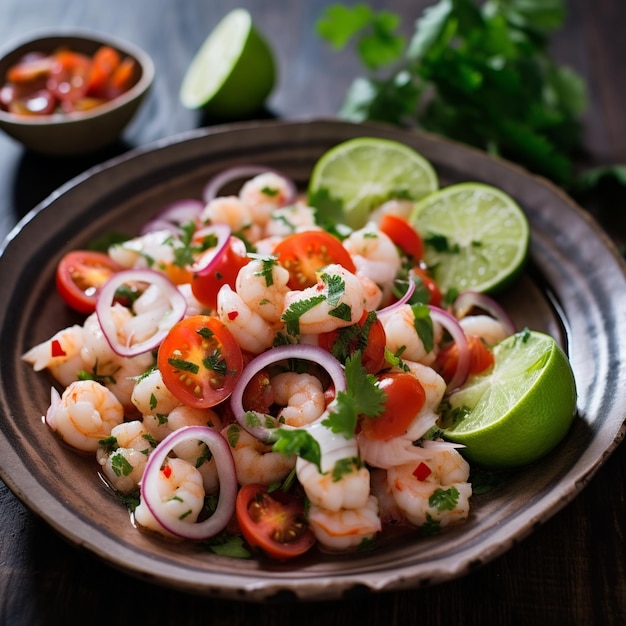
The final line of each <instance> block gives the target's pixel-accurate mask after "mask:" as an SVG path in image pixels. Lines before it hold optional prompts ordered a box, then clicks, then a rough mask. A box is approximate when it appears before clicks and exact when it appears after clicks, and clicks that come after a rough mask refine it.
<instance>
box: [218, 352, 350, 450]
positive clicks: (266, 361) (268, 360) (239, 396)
mask: <svg viewBox="0 0 626 626" xmlns="http://www.w3.org/2000/svg"><path fill="white" fill-rule="evenodd" d="M286 359H300V360H303V361H312V362H313V363H316V364H317V365H321V366H322V367H323V368H324V369H325V370H326V372H327V373H328V375H329V376H330V379H331V381H332V384H333V385H334V388H335V392H339V391H345V390H346V377H345V374H344V371H343V367H342V365H341V363H340V362H339V361H338V360H337V359H336V358H335V357H334V356H333V355H332V354H331V353H330V352H327V351H326V350H324V349H323V348H320V347H318V346H312V345H307V344H302V343H297V344H290V345H287V346H279V347H277V348H272V349H271V350H268V351H267V352H263V353H262V354H259V355H258V356H256V357H255V358H254V359H252V361H250V363H248V365H247V366H246V367H245V368H244V370H243V373H242V375H241V377H240V378H239V380H238V381H237V384H236V385H235V388H234V389H233V393H232V395H231V397H230V406H231V409H232V411H233V414H234V416H235V419H236V420H237V421H238V422H239V424H240V425H241V426H242V428H245V429H246V430H247V431H248V432H249V433H250V434H251V435H252V436H253V437H256V438H257V439H259V440H260V441H263V442H264V443H273V441H275V439H276V434H275V431H276V429H275V428H269V427H267V426H266V425H265V422H266V416H265V415H264V414H263V413H258V412H257V411H246V410H245V409H244V406H243V393H244V391H245V389H246V387H247V386H248V384H249V383H250V381H251V380H252V379H253V378H254V376H255V374H257V373H258V372H260V371H262V370H264V369H266V368H268V367H270V366H272V365H275V364H276V363H278V362H280V361H285V360H286ZM249 414H252V415H254V416H255V418H258V419H256V420H254V421H257V422H258V423H257V424H252V423H250V422H251V420H249V419H247V416H249ZM281 428H289V427H288V426H281Z"/></svg>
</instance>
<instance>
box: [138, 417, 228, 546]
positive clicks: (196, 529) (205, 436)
mask: <svg viewBox="0 0 626 626" xmlns="http://www.w3.org/2000/svg"><path fill="white" fill-rule="evenodd" d="M190 439H193V440H196V441H201V442H202V443H204V444H206V445H207V446H208V448H209V450H210V451H211V454H212V455H213V458H214V459H215V466H216V468H217V475H218V477H219V483H220V492H219V499H218V501H217V508H216V509H215V511H214V513H213V515H211V517H209V518H208V519H206V520H204V521H202V522H195V523H189V522H184V521H183V520H179V519H169V520H166V519H164V518H163V516H162V515H161V507H162V505H163V502H162V501H161V497H160V496H159V492H158V488H157V477H158V473H159V472H160V471H161V467H162V466H163V464H164V463H165V460H166V458H167V456H168V454H169V452H170V450H172V448H174V447H175V446H177V445H178V444H180V443H182V442H183V441H188V440H190ZM140 489H141V500H142V501H143V502H144V503H145V504H146V506H147V507H148V509H149V511H150V513H152V515H153V516H154V519H155V520H156V521H157V522H158V523H159V524H160V525H161V526H163V528H164V529H165V530H167V531H168V532H169V533H172V534H173V535H176V536H178V537H183V538H184V539H194V540H196V541H199V540H202V539H207V538H208V537H212V536H213V535H216V534H217V533H219V532H220V531H222V530H223V529H224V528H225V527H226V525H227V524H228V522H229V521H230V520H231V518H232V516H233V513H234V512H235V500H236V498H237V489H238V487H237V474H236V472H235V461H234V460H233V455H232V453H231V451H230V446H229V445H228V442H227V441H226V439H224V437H223V436H222V435H221V434H220V433H219V432H217V431H216V430H213V429H212V428H209V427H208V426H184V427H183V428H179V429H178V430H175V431H174V432H173V433H171V434H170V435H168V436H167V437H166V438H165V439H164V440H163V441H162V442H161V443H160V444H159V445H158V446H157V447H156V448H155V449H154V450H153V451H152V453H151V454H150V456H149V457H148V461H147V463H146V468H145V470H144V473H143V477H142V479H141V485H140Z"/></svg>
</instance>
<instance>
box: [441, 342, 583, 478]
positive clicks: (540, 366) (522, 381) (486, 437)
mask: <svg viewBox="0 0 626 626" xmlns="http://www.w3.org/2000/svg"><path fill="white" fill-rule="evenodd" d="M494 360H495V363H494V366H493V368H492V369H490V370H489V371H487V372H486V373H483V374H477V375H474V376H470V378H469V379H468V380H467V382H466V383H465V385H463V387H461V388H460V389H459V390H458V391H455V392H454V393H452V394H451V395H450V396H449V398H448V403H449V407H448V406H447V408H446V410H445V412H444V414H443V415H442V417H441V420H440V426H441V427H442V428H443V430H444V436H445V438H446V439H449V440H450V441H455V442H457V443H461V444H463V445H465V446H466V447H465V448H464V449H463V450H462V452H463V454H464V455H465V456H467V458H468V459H470V460H472V461H475V462H477V463H479V464H481V465H485V466H488V467H516V466H520V465H525V464H528V463H531V462H532V461H535V460H537V459H539V458H540V457H542V456H544V455H545V454H547V453H548V452H549V451H550V450H552V449H553V448H554V446H556V445H557V444H558V443H559V442H560V441H561V440H562V439H563V437H564V436H565V434H566V433H567V431H568V430H569V427H570V425H571V423H572V419H573V418H574V414H575V412H576V383H575V381H574V374H573V372H572V368H571V366H570V363H569V361H568V359H567V357H566V356H565V353H564V352H563V350H562V349H561V348H560V347H559V345H558V344H557V343H556V341H555V340H554V339H553V338H552V337H550V336H548V335H545V334H543V333H539V332H536V331H529V330H525V331H521V332H519V333H516V334H515V335H512V336H511V337H508V338H506V339H504V340H503V341H501V342H500V343H499V344H497V345H496V346H495V347H494ZM448 403H446V404H448Z"/></svg>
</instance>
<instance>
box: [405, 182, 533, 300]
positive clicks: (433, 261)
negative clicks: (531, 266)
mask: <svg viewBox="0 0 626 626" xmlns="http://www.w3.org/2000/svg"><path fill="white" fill-rule="evenodd" d="M411 221H412V223H413V226H414V227H415V229H416V230H417V231H418V233H420V235H421V236H422V239H423V240H424V244H425V245H424V261H425V262H426V264H427V265H428V266H429V267H430V268H431V271H432V273H433V278H434V279H435V282H436V283H437V284H438V285H439V288H440V289H441V290H442V292H444V293H446V292H448V291H449V290H450V289H453V290H457V291H458V292H461V291H465V290H467V289H471V290H474V291H484V292H489V291H495V290H497V289H500V288H501V287H504V286H505V285H506V284H507V283H509V282H510V281H511V280H512V279H513V278H514V277H515V276H517V275H518V274H519V273H520V272H521V270H522V267H523V265H524V262H525V260H526V256H527V254H528V245H529V240H530V229H529V226H528V220H527V219H526V216H525V214H524V212H523V211H522V209H521V208H520V207H519V205H518V204H517V203H516V202H515V200H513V198H511V197H510V196H509V195H507V194H506V193H504V192H503V191H501V190H500V189H496V188H495V187H491V186H489V185H484V184H482V183H460V184H457V185H450V186H449V187H445V188H444V189H440V190H439V191H436V192H435V193H432V194H431V195H429V196H428V197H426V198H424V199H423V200H422V201H421V202H419V203H418V204H417V206H416V207H415V210H414V212H413V215H412V216H411Z"/></svg>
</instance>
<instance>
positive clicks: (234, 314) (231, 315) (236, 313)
mask: <svg viewBox="0 0 626 626" xmlns="http://www.w3.org/2000/svg"><path fill="white" fill-rule="evenodd" d="M238 316H239V311H230V312H229V313H228V319H229V320H234V319H236V318H237V317H238Z"/></svg>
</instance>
